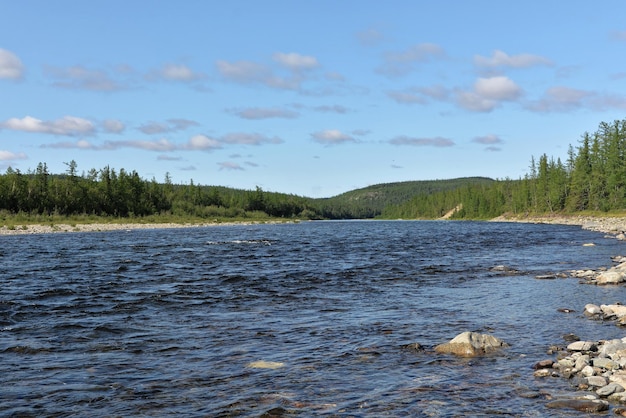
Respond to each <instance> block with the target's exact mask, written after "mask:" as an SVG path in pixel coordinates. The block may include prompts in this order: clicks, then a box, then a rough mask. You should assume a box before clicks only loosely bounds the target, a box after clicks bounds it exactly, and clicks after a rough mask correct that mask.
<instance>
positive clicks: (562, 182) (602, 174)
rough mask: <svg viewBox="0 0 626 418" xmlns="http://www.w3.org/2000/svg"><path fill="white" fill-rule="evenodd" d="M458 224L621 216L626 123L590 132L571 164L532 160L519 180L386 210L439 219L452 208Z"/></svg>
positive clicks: (572, 151) (625, 201) (571, 152)
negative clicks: (589, 214) (579, 215)
mask: <svg viewBox="0 0 626 418" xmlns="http://www.w3.org/2000/svg"><path fill="white" fill-rule="evenodd" d="M455 207H458V208H459V210H458V211H457V212H456V213H455V214H454V215H453V218H456V219H489V218H494V217H497V216H499V215H502V214H505V213H506V214H512V215H518V216H519V215H545V214H573V213H580V212H600V213H608V212H620V211H624V209H626V119H625V120H621V121H619V120H616V121H614V122H612V123H607V122H602V123H600V124H599V126H598V128H597V130H596V131H595V132H593V133H589V132H585V133H584V134H583V135H582V136H581V139H580V141H579V144H578V145H577V146H573V145H571V144H570V145H569V149H568V153H567V159H566V160H565V161H562V160H561V159H560V158H557V159H554V158H553V157H548V156H547V155H546V154H543V155H541V156H539V158H535V157H531V159H530V166H529V171H528V173H527V174H526V175H525V176H524V177H523V178H522V179H518V180H511V179H504V180H498V181H494V182H493V183H490V184H467V185H465V186H462V187H459V188H455V189H453V190H448V191H443V192H439V193H433V194H422V195H416V196H414V197H413V198H412V199H410V200H409V201H407V202H405V203H403V204H400V205H390V206H387V207H386V208H385V209H384V210H383V212H382V215H381V216H382V217H384V218H428V219H433V218H439V217H441V216H443V214H444V213H446V212H447V211H449V210H450V209H452V208H455Z"/></svg>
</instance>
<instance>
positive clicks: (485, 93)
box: [474, 76, 522, 100]
mask: <svg viewBox="0 0 626 418" xmlns="http://www.w3.org/2000/svg"><path fill="white" fill-rule="evenodd" d="M474 91H475V92H476V93H477V94H479V95H480V96H482V97H484V98H486V99H492V100H515V99H517V98H518V97H519V96H520V95H521V92H522V89H521V88H520V87H519V86H518V85H517V84H515V82H513V81H512V80H511V79H509V78H508V77H504V76H498V77H489V78H479V79H478V80H477V81H476V83H475V84H474Z"/></svg>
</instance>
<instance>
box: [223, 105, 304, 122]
mask: <svg viewBox="0 0 626 418" xmlns="http://www.w3.org/2000/svg"><path fill="white" fill-rule="evenodd" d="M227 111H228V112H229V113H232V114H234V115H236V116H238V117H240V118H242V119H272V118H280V119H295V118H297V117H298V116H299V114H298V113H297V112H294V111H292V110H287V109H280V108H275V107H248V108H245V109H229V110H227Z"/></svg>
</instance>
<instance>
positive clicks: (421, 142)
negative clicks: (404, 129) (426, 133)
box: [389, 135, 455, 148]
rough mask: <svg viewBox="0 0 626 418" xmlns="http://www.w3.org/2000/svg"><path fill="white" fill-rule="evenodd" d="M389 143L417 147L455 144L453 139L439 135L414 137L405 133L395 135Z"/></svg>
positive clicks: (441, 146) (440, 146)
mask: <svg viewBox="0 0 626 418" xmlns="http://www.w3.org/2000/svg"><path fill="white" fill-rule="evenodd" d="M389 143H390V144H391V145H410V146H417V147H438V148H443V147H452V146H454V145H455V143H454V141H452V140H451V139H448V138H442V137H440V136H438V137H434V138H415V137H410V136H406V135H400V136H396V137H395V138H392V139H390V140H389Z"/></svg>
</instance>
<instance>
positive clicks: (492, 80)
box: [456, 76, 522, 112]
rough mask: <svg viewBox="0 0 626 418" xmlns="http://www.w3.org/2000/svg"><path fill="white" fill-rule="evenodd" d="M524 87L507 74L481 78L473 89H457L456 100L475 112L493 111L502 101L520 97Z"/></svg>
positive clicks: (463, 106) (460, 104)
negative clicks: (506, 75)
mask: <svg viewBox="0 0 626 418" xmlns="http://www.w3.org/2000/svg"><path fill="white" fill-rule="evenodd" d="M521 95H522V89H521V88H520V87H519V86H518V85H517V84H516V83H515V82H514V81H512V80H511V79H509V78H508V77H505V76H496V77H487V78H479V79H478V80H477V81H476V82H475V83H474V88H473V90H470V91H463V90H460V91H457V97H456V102H457V104H458V105H459V106H461V107H462V108H464V109H466V110H471V111H473V112H491V111H492V110H493V109H495V108H496V107H498V106H499V105H500V104H501V103H502V102H505V101H514V100H517V99H518V98H520V97H521Z"/></svg>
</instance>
